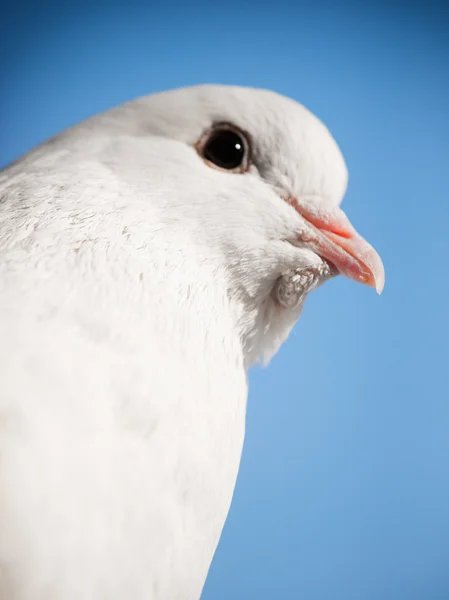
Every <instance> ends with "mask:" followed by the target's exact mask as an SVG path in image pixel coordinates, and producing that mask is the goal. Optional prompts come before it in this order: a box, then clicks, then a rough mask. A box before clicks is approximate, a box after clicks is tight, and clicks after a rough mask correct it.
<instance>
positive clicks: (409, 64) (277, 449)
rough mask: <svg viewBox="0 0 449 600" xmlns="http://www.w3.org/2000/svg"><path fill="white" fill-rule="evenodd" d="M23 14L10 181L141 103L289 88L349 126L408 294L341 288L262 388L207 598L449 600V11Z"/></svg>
mask: <svg viewBox="0 0 449 600" xmlns="http://www.w3.org/2000/svg"><path fill="white" fill-rule="evenodd" d="M262 4H263V3H259V2H243V1H242V2H238V3H237V2H235V3H233V1H228V2H221V3H219V2H217V3H212V2H210V3H208V4H206V3H204V4H199V3H195V2H193V3H191V4H189V5H184V6H183V5H181V4H176V3H172V4H165V7H164V8H163V7H162V6H158V5H156V4H151V3H146V4H140V5H139V4H136V3H133V2H130V1H126V2H125V1H123V2H109V3H107V4H106V3H105V4H100V3H99V2H95V1H93V0H92V2H91V3H90V6H88V5H87V4H83V3H80V2H78V3H74V4H70V5H69V4H64V3H62V4H61V3H59V6H58V5H51V4H47V3H45V2H39V3H37V2H36V3H35V4H34V5H28V6H27V5H25V4H23V3H15V4H14V6H13V4H12V3H11V5H10V7H9V8H8V7H6V8H3V13H2V23H1V29H2V31H1V32H0V33H1V35H0V61H1V62H0V69H1V71H0V80H1V88H2V91H1V100H0V140H1V141H0V164H2V165H4V164H6V163H7V162H8V161H10V160H12V159H13V158H16V157H17V156H18V155H20V154H21V153H22V152H24V151H25V150H28V149H30V148H31V147H33V146H34V145H36V144H37V143H38V142H41V141H43V140H44V139H45V138H47V137H48V136H50V135H52V134H54V133H57V132H58V131H60V130H61V129H63V128H65V127H67V126H68V125H71V124H74V123H76V122H77V121H79V120H81V119H83V118H85V117H88V116H90V115H92V114H93V113H95V112H98V111H102V110H104V109H107V108H109V107H111V106H114V105H116V104H119V103H121V102H123V101H125V100H129V99H131V98H133V97H136V96H139V95H144V94H147V93H150V92H153V91H156V90H162V89H165V88H172V87H179V86H182V85H187V84H195V83H202V82H217V83H233V84H242V85H252V86H260V87H268V88H272V89H275V90H276V91H278V92H280V93H283V94H286V95H289V96H292V97H294V98H296V99H297V100H299V101H301V102H302V103H304V104H305V105H306V106H307V107H309V108H310V109H311V110H312V111H313V112H315V113H316V114H317V115H318V116H319V117H320V118H321V119H322V120H323V121H324V122H325V123H326V124H327V125H328V127H329V128H330V129H331V131H332V133H333V134H334V135H335V137H336V138H337V141H338V142H339V144H340V146H341V148H342V150H343V153H344V155H345V157H346V159H347V163H348V166H349V170H350V185H349V190H348V194H347V196H346V199H345V201H344V208H345V210H346V211H347V213H348V214H349V216H350V217H351V220H352V221H353V222H354V224H355V225H356V226H357V227H358V229H359V230H360V231H361V233H362V234H364V235H365V237H367V238H368V239H369V240H370V241H371V242H372V243H373V244H374V245H375V247H376V248H377V249H378V251H379V252H380V254H381V255H382V257H383V259H384V263H385V267H386V273H387V283H386V287H385V291H384V294H383V295H382V296H381V297H380V298H379V297H377V296H376V294H375V293H374V291H372V290H371V289H368V288H364V287H363V286H358V285H355V284H354V283H352V282H349V281H346V280H343V279H342V278H339V279H337V280H335V281H332V282H330V283H328V284H327V285H326V286H324V288H322V289H320V290H318V291H317V292H316V293H314V294H313V296H312V297H311V298H310V299H309V301H308V302H307V305H306V309H305V312H304V316H303V318H302V320H301V321H300V322H299V324H298V325H297V327H296V328H295V330H294V332H293V334H292V335H291V337H290V339H289V340H288V342H287V343H286V344H285V345H284V346H283V348H282V349H281V351H280V352H279V354H278V355H277V356H276V357H275V359H274V360H273V361H272V363H271V365H270V367H269V368H268V369H265V370H263V369H255V370H253V371H252V373H251V376H250V384H251V391H250V399H249V408H248V429H247V438H246V445H245V449H244V454H243V459H242V466H241V472H240V476H239V480H238V485H237V489H236V492H235V497H234V502H233V505H232V509H231V512H230V515H229V519H228V521H227V524H226V527H225V529H224V533H223V536H222V539H221V542H220V546H219V548H218V551H217V554H216V556H215V559H214V562H213V565H212V568H211V571H210V574H209V578H208V581H207V583H206V586H205V589H204V593H203V600H228V599H231V598H232V599H234V600H239V599H241V600H247V599H265V598H267V599H268V598H270V599H291V598H293V599H295V598H300V599H304V600H340V599H341V600H371V599H372V600H379V599H382V600H447V599H449V365H448V337H449V327H448V312H447V311H448V309H449V286H448V261H449V235H448V228H449V116H448V115H449V26H448V23H449V15H448V14H447V12H445V11H446V10H447V9H445V8H444V5H439V4H438V3H433V4H432V3H431V2H425V3H424V2H423V3H422V4H419V3H408V4H405V3H403V4H400V3H397V2H396V3H395V2H393V3H390V4H387V3H386V2H385V3H377V4H376V3H372V2H365V3H362V2H360V3H351V4H349V3H346V4H342V3H341V2H332V3H328V4H325V3H322V2H310V3H308V4H306V3H302V2H298V3H296V4H286V3H284V2H282V1H278V2H273V3H266V4H264V5H262Z"/></svg>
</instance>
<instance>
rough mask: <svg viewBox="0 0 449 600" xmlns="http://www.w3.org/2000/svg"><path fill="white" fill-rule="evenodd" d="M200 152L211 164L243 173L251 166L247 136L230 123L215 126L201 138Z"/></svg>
mask: <svg viewBox="0 0 449 600" xmlns="http://www.w3.org/2000/svg"><path fill="white" fill-rule="evenodd" d="M198 151H199V153H200V154H201V156H202V157H203V158H204V160H205V161H206V162H207V163H209V164H210V165H211V166H215V167H218V168H219V169H224V170H226V171H234V172H239V173H243V172H245V171H246V170H247V169H248V166H249V156H248V154H249V144H248V141H247V139H246V137H245V136H244V135H243V133H241V132H240V131H238V130H237V129H235V128H233V127H232V126H230V125H221V126H220V125H219V126H216V127H214V128H213V129H212V130H211V131H210V132H209V133H207V134H206V136H204V137H203V138H202V140H200V143H199V148H198Z"/></svg>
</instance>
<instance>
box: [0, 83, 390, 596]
mask: <svg viewBox="0 0 449 600" xmlns="http://www.w3.org/2000/svg"><path fill="white" fill-rule="evenodd" d="M347 184H348V171H347V167H346V163H345V160H344V158H343V155H342V153H341V151H340V149H339V147H338V145H337V142H336V141H335V139H334V138H333V136H332V134H331V133H330V132H329V130H328V129H327V127H326V126H325V125H324V124H323V123H322V122H321V121H320V120H319V119H318V117H316V116H315V115H314V114H313V113H312V112H310V111H309V110H308V109H307V108H305V107H304V106H303V105H302V104H300V103H299V102H297V101H296V100H294V99H291V98H287V97H285V96H282V95H280V94H278V93H276V92H274V91H270V90H265V89H257V88H251V87H239V86H227V85H215V84H204V85H198V86H190V87H185V88H179V89H174V90H168V91H162V92H157V93H153V94H150V95H148V96H145V97H141V98H138V99H135V100H131V101H129V102H127V103H125V104H122V105H120V106H117V107H115V108H112V109H109V110H107V111H106V112H103V113H100V114H97V115H94V116H93V117H90V118H88V119H87V120H85V121H83V122H81V123H79V124H77V125H75V126H73V127H71V128H69V129H67V130H65V131H63V132H62V133H60V134H58V135H56V136H55V137H53V138H51V139H49V140H48V141H46V142H44V143H43V144H41V145H39V146H37V147H36V148H34V149H33V150H31V151H30V152H28V153H27V154H25V155H24V156H22V157H21V158H19V159H18V160H16V161H14V162H13V163H11V164H10V165H8V166H6V167H5V168H4V169H3V170H2V171H1V172H0V465H1V466H0V597H1V598H2V600H129V599H131V598H132V599H133V600H198V599H199V598H200V596H201V593H202V589H203V586H204V582H205V579H206V577H207V574H208V570H209V567H210V564H211V561H212V558H213V556H214V553H215V550H216V547H217V544H218V542H219V539H220V535H221V532H222V529H223V526H224V523H225V521H226V518H227V514H228V511H229V508H230V504H231V501H232V496H233V492H234V487H235V482H236V478H237V474H238V470H239V463H240V457H241V453H242V447H243V443H244V435H245V419H246V402H247V393H248V371H249V369H250V368H251V366H252V365H254V364H255V363H258V362H261V363H264V364H268V363H269V361H270V360H271V358H272V357H273V356H274V355H275V354H276V352H277V351H278V349H279V347H280V346H281V344H282V343H283V342H284V340H285V339H286V338H287V337H288V335H289V333H290V331H291V330H292V328H293V327H294V325H295V323H296V322H297V321H298V318H299V317H300V315H301V312H302V309H303V306H304V302H305V300H306V298H307V297H308V296H309V295H310V293H311V292H312V291H313V290H315V289H316V288H318V287H319V286H321V285H322V284H323V283H325V282H327V281H328V280H330V279H333V278H334V277H335V276H337V275H343V276H345V277H347V278H349V279H351V280H354V281H356V282H360V283H363V284H366V285H368V286H371V287H374V288H376V290H377V292H378V293H380V292H381V291H382V288H383V286H384V280H385V273H384V267H383V264H382V261H381V259H380V257H379V255H378V253H377V252H376V251H375V250H374V248H373V247H372V246H371V245H369V244H368V242H367V241H365V240H364V238H363V237H362V236H361V235H359V233H357V231H356V229H355V228H354V227H353V225H352V224H351V222H350V220H349V218H348V217H347V216H346V214H345V213H344V212H343V211H342V209H341V208H340V204H341V201H342V199H343V196H344V195H345V193H346V188H347Z"/></svg>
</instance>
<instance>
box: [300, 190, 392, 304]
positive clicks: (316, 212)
mask: <svg viewBox="0 0 449 600" xmlns="http://www.w3.org/2000/svg"><path fill="white" fill-rule="evenodd" d="M288 202H289V204H291V205H292V206H293V208H295V210H296V211H297V212H298V213H299V214H300V215H301V216H302V217H303V219H304V220H305V221H306V223H307V226H308V227H307V231H305V232H304V233H303V234H300V235H299V240H300V241H301V242H304V244H305V245H307V246H308V247H309V248H310V249H311V250H313V251H314V252H315V253H316V254H318V256H321V258H324V259H325V260H327V261H329V262H330V263H332V264H333V265H334V266H335V267H336V268H337V270H338V271H339V272H340V273H341V274H342V275H345V276H346V277H349V278H350V279H353V280H354V281H359V282H361V283H365V284H367V285H370V286H372V287H374V288H376V291H377V293H378V294H381V293H382V290H383V288H384V284H385V271H384V266H383V264H382V260H381V259H380V256H379V255H378V254H377V252H376V251H375V250H374V248H373V247H372V246H370V245H369V244H368V242H366V241H365V240H364V239H363V238H362V237H361V236H360V235H359V234H358V233H357V232H356V230H355V229H354V227H353V226H352V225H351V223H350V221H349V219H348V217H347V216H346V215H345V213H344V212H343V211H342V210H341V209H340V208H338V207H331V208H329V207H327V206H324V205H322V204H320V203H317V202H316V201H315V200H313V201H312V200H304V201H303V200H301V201H298V200H296V199H291V198H289V199H288Z"/></svg>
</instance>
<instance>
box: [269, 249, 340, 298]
mask: <svg viewBox="0 0 449 600" xmlns="http://www.w3.org/2000/svg"><path fill="white" fill-rule="evenodd" d="M336 275H338V270H337V268H336V267H335V266H334V265H333V264H332V263H330V262H328V261H327V260H322V261H321V263H320V264H319V265H313V266H310V267H301V268H297V269H294V268H293V269H289V270H288V271H286V272H285V273H283V274H282V275H281V276H280V277H279V279H278V280H277V281H276V284H275V286H274V288H273V292H272V294H273V298H274V300H275V302H276V303H277V304H278V305H279V306H281V307H282V308H286V309H295V308H297V307H298V306H300V305H302V304H303V302H304V300H305V298H306V296H307V295H308V294H309V293H310V292H311V291H312V290H314V289H316V288H318V287H319V286H320V285H322V284H323V283H324V282H325V281H327V280H328V279H331V278H332V277H335V276H336Z"/></svg>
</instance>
